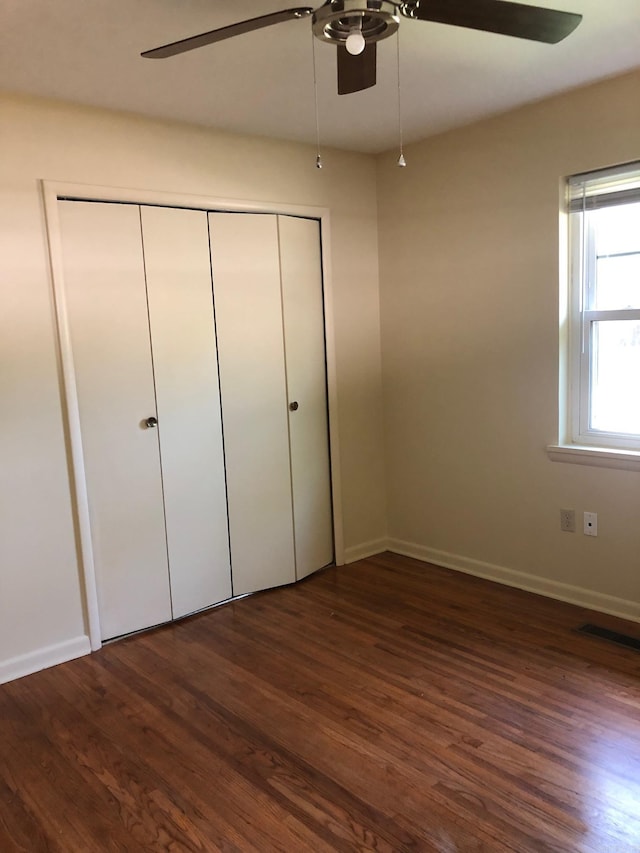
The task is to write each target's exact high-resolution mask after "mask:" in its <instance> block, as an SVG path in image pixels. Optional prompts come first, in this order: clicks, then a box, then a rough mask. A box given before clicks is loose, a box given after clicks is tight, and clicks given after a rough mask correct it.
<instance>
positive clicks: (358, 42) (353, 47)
mask: <svg viewBox="0 0 640 853" xmlns="http://www.w3.org/2000/svg"><path fill="white" fill-rule="evenodd" d="M366 44H367V43H366V41H365V38H364V36H363V35H362V31H361V30H360V29H358V27H354V28H353V29H352V30H351V32H350V33H349V35H348V36H347V40H346V42H345V47H346V48H347V50H348V51H349V53H350V54H351V56H359V55H360V54H361V53H362V51H363V50H364V49H365V47H366Z"/></svg>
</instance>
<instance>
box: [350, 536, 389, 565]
mask: <svg viewBox="0 0 640 853" xmlns="http://www.w3.org/2000/svg"><path fill="white" fill-rule="evenodd" d="M388 545H389V540H388V539H372V540H371V542H363V543H362V544H360V545H354V546H353V547H352V548H345V549H344V561H345V563H355V562H356V560H364V559H366V558H367V557H373V555H374V554H379V553H380V552H381V551H387V550H388Z"/></svg>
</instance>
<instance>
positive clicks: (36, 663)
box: [0, 637, 91, 684]
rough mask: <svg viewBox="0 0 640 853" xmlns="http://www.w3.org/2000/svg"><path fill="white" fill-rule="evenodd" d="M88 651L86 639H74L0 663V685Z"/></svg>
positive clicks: (86, 653) (87, 640)
mask: <svg viewBox="0 0 640 853" xmlns="http://www.w3.org/2000/svg"><path fill="white" fill-rule="evenodd" d="M90 651H91V644H90V642H89V638H88V637H74V638H73V639H72V640H66V641H65V642H64V643H57V644H56V645H54V646H45V648H42V649H36V651H35V652H29V654H26V655H18V657H15V658H9V659H8V660H4V661H0V684H4V683H5V682H7V681H13V680H15V679H16V678H22V676H23V675H31V673H33V672H38V671H39V670H41V669H46V668H47V667H49V666H56V664H59V663H65V661H68V660H73V659H74V658H79V657H82V655H88V654H89V652H90Z"/></svg>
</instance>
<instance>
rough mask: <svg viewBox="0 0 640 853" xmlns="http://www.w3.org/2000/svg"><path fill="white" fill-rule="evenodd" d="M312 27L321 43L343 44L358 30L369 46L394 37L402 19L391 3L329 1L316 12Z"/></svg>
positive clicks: (378, 0)
mask: <svg viewBox="0 0 640 853" xmlns="http://www.w3.org/2000/svg"><path fill="white" fill-rule="evenodd" d="M312 26H313V33H314V35H315V36H316V37H317V38H319V39H320V40H321V41H325V42H329V43H330V44H342V45H344V44H345V42H346V40H347V36H348V35H349V33H350V32H351V31H352V30H353V28H354V27H357V28H358V29H361V30H362V35H363V36H364V39H365V41H366V42H367V44H369V43H371V42H377V41H381V40H382V39H386V38H389V36H392V35H393V34H394V33H395V32H396V30H397V29H398V27H399V26H400V16H399V15H398V7H397V5H396V4H395V3H392V2H390V0H330V2H327V3H325V4H324V6H320V8H319V9H316V11H315V12H314V13H313V22H312Z"/></svg>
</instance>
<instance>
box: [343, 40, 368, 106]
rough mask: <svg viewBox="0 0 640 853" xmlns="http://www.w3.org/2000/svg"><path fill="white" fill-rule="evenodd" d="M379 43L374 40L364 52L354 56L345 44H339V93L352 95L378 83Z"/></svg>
mask: <svg viewBox="0 0 640 853" xmlns="http://www.w3.org/2000/svg"><path fill="white" fill-rule="evenodd" d="M376 56H377V45H376V42H374V41H372V42H369V44H367V45H365V48H364V50H363V51H362V53H360V54H358V55H357V56H352V55H351V54H350V53H349V51H348V50H347V48H346V47H345V46H344V45H343V44H339V45H338V94H339V95H350V94H351V93H352V92H361V91H362V90H363V89H370V88H371V86H375V85H376Z"/></svg>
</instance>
